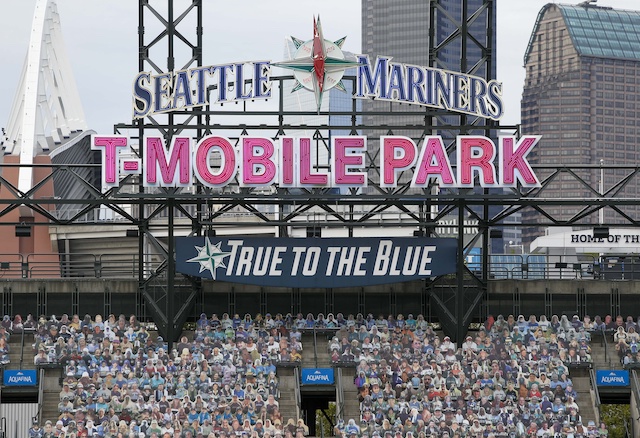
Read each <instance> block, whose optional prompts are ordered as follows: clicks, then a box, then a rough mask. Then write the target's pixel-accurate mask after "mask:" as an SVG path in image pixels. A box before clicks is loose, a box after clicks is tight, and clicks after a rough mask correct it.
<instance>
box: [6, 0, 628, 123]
mask: <svg viewBox="0 0 640 438" xmlns="http://www.w3.org/2000/svg"><path fill="white" fill-rule="evenodd" d="M425 1H427V0H425ZM154 3H155V4H165V3H166V2H164V1H156V2H153V1H152V4H154ZM183 3H185V0H182V1H181V0H176V4H183ZM186 3H187V4H188V3H190V1H186ZM546 3H549V1H546V0H527V1H524V0H498V1H496V4H497V16H498V19H497V32H498V47H497V53H498V60H497V64H498V77H497V79H498V80H499V81H502V82H503V92H504V100H505V115H504V117H503V119H502V124H503V125H510V124H515V123H518V122H519V120H520V97H521V94H522V84H523V81H524V69H523V67H522V64H523V61H522V60H523V54H524V51H525V49H526V46H527V43H528V40H529V36H530V35H531V31H532V28H533V25H534V23H535V19H536V16H537V14H538V11H539V10H540V8H542V6H544V5H545V4H546ZM563 3H577V2H575V1H566V2H563ZM598 4H599V5H604V6H613V7H615V8H619V9H640V2H638V0H600V1H599V2H598ZM137 6H138V2H137V1H136V0H91V1H87V0H59V1H58V11H59V12H60V17H61V23H62V30H63V35H64V39H65V42H66V46H67V52H68V55H69V58H70V62H71V64H72V67H73V71H74V75H75V78H76V82H77V84H78V89H79V92H80V98H81V100H82V104H83V107H84V111H85V116H86V119H87V123H88V125H89V127H90V128H92V129H95V130H96V131H98V132H100V133H110V132H112V130H113V125H114V124H115V123H120V122H128V121H129V120H130V119H131V84H132V81H133V78H134V77H135V74H136V73H137V71H138V70H137V47H138V39H137V20H138V18H137ZM34 7H35V0H20V1H15V0H12V1H9V0H3V1H0V17H3V20H2V22H3V24H2V26H0V54H2V76H1V78H2V80H0V96H2V99H1V100H0V126H5V124H6V123H7V121H8V117H9V112H10V111H11V104H12V101H13V97H14V94H15V92H16V88H17V86H18V81H19V76H20V72H21V69H22V66H23V63H24V57H25V54H26V51H27V47H28V42H29V32H30V28H31V20H32V16H33V10H34ZM203 11H204V54H203V55H204V64H205V65H210V64H222V63H227V62H234V61H250V60H271V61H279V60H282V57H283V43H284V39H285V38H286V37H289V36H290V35H293V36H295V37H298V38H300V39H302V40H309V39H311V38H312V30H313V29H312V25H313V16H314V14H320V16H321V19H322V26H323V31H324V36H325V38H327V39H329V40H336V39H338V38H340V37H342V36H345V35H346V36H347V41H346V43H345V45H344V47H343V48H344V49H345V50H348V51H351V52H354V53H360V1H358V0H322V1H317V0H314V1H311V0H272V1H270V2H265V1H260V0H243V1H219V0H205V1H204V9H203ZM426 24H427V23H425V25H426ZM147 26H148V27H147V30H148V32H149V34H152V33H153V32H154V26H153V24H152V22H151V20H149V22H148V24H147ZM193 26H194V25H193V23H191V22H185V23H183V24H182V26H181V27H182V31H183V32H184V33H185V34H186V35H192V34H193V31H192V30H191V28H192V27H193ZM156 29H157V28H156ZM157 50H158V51H157V54H158V55H153V54H152V58H153V59H160V60H164V57H165V56H166V50H165V48H164V47H159V48H158V49H157ZM380 55H385V54H383V53H380ZM165 65H166V64H165Z"/></svg>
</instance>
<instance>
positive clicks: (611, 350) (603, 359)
mask: <svg viewBox="0 0 640 438" xmlns="http://www.w3.org/2000/svg"><path fill="white" fill-rule="evenodd" d="M603 336H607V346H606V350H605V346H604V342H603V341H604V339H603ZM590 345H591V361H592V362H593V369H595V370H619V369H622V365H621V364H620V360H619V359H618V355H617V354H616V351H615V345H614V344H613V337H612V336H611V334H604V335H603V334H601V333H593V334H592V335H591V343H590ZM605 351H606V352H605Z"/></svg>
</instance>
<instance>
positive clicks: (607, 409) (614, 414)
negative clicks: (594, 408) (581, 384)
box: [600, 405, 631, 438]
mask: <svg viewBox="0 0 640 438" xmlns="http://www.w3.org/2000/svg"><path fill="white" fill-rule="evenodd" d="M630 418H631V410H630V408H629V405H602V406H600V421H602V422H604V423H605V424H606V425H607V429H609V438H624V436H625V428H624V424H625V422H628V421H629V419H630Z"/></svg>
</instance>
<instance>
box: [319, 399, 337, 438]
mask: <svg viewBox="0 0 640 438" xmlns="http://www.w3.org/2000/svg"><path fill="white" fill-rule="evenodd" d="M325 412H326V414H327V416H328V417H329V418H331V420H332V421H333V423H334V424H335V423H336V404H335V402H329V408H328V409H326V410H325ZM316 436H320V437H322V436H324V437H331V436H333V427H332V426H331V424H329V422H328V421H327V418H326V417H325V416H324V415H323V414H322V411H321V410H320V409H318V410H317V411H316Z"/></svg>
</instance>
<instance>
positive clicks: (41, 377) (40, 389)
mask: <svg viewBox="0 0 640 438" xmlns="http://www.w3.org/2000/svg"><path fill="white" fill-rule="evenodd" d="M20 369H22V365H21V366H20ZM43 406H44V369H43V368H40V370H39V371H38V411H37V412H36V416H35V417H33V421H37V422H38V423H40V420H41V419H42V407H43Z"/></svg>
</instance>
